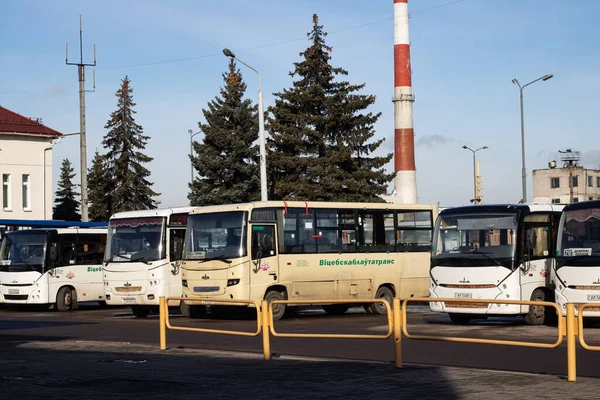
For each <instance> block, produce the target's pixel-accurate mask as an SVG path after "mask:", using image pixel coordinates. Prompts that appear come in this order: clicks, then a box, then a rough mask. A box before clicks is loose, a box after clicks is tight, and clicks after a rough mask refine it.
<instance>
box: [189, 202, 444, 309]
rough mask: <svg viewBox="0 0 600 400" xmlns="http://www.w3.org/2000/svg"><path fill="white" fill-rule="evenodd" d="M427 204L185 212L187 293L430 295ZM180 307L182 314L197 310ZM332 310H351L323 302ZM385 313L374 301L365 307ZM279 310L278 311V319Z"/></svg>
mask: <svg viewBox="0 0 600 400" xmlns="http://www.w3.org/2000/svg"><path fill="white" fill-rule="evenodd" d="M435 216H436V210H435V207H434V206H431V205H403V204H391V203H341V202H300V201H290V202H283V201H269V202H255V203H246V204H233V205H220V206H209V207H202V208H198V209H196V210H194V211H193V212H191V213H190V216H189V218H188V226H187V237H186V247H185V253H184V261H183V263H182V275H181V278H182V284H183V297H193V298H212V299H244V300H254V301H261V300H263V299H265V300H270V301H273V300H279V299H290V300H307V301H310V300H329V299H347V300H352V299H373V298H378V299H386V300H388V301H389V302H390V304H391V301H392V298H393V297H395V296H396V297H400V298H407V297H411V296H425V295H427V288H428V284H429V275H428V270H429V260H430V253H431V232H432V226H433V221H434V219H435ZM201 304H202V302H198V301H184V304H182V312H183V314H184V315H185V316H190V317H195V316H198V315H199V314H201V312H202V310H203V308H204V306H201ZM323 308H324V309H325V311H327V312H328V313H330V314H342V313H344V312H346V310H347V309H348V308H349V305H345V304H329V305H326V306H324V307H323ZM367 308H368V310H369V311H371V312H374V313H381V314H383V313H385V312H386V308H385V307H384V306H383V305H382V304H380V303H378V304H373V305H371V306H370V307H367ZM284 312H285V306H282V305H277V306H275V307H274V318H275V319H279V318H281V317H282V316H283V314H284Z"/></svg>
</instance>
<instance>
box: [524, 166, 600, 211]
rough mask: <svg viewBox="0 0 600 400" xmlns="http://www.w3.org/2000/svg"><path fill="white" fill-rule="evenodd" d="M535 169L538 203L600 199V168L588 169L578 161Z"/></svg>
mask: <svg viewBox="0 0 600 400" xmlns="http://www.w3.org/2000/svg"><path fill="white" fill-rule="evenodd" d="M549 167H550V168H547V169H534V170H533V202H534V203H538V204H570V203H577V202H580V201H586V200H598V199H600V170H597V169H586V168H583V167H582V166H580V165H577V163H576V162H573V163H565V164H564V165H563V167H562V168H556V162H551V163H549Z"/></svg>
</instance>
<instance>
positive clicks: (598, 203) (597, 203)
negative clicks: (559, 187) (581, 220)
mask: <svg viewBox="0 0 600 400" xmlns="http://www.w3.org/2000/svg"><path fill="white" fill-rule="evenodd" d="M588 208H600V200H588V201H582V202H579V203H571V204H568V205H566V206H565V208H564V211H573V210H585V209H588Z"/></svg>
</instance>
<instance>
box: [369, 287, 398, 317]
mask: <svg viewBox="0 0 600 400" xmlns="http://www.w3.org/2000/svg"><path fill="white" fill-rule="evenodd" d="M375 299H377V300H385V301H387V302H388V303H389V304H390V307H391V306H392V301H393V299H394V293H392V291H391V290H390V289H389V288H387V287H385V286H382V287H380V288H379V289H378V290H377V293H376V294H375ZM371 311H372V312H373V314H380V315H385V314H387V307H386V306H385V305H383V304H381V303H373V304H371Z"/></svg>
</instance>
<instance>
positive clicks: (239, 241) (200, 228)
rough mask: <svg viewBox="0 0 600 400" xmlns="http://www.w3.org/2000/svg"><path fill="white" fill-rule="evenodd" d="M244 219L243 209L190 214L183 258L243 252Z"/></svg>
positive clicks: (220, 256) (230, 255)
mask: <svg viewBox="0 0 600 400" xmlns="http://www.w3.org/2000/svg"><path fill="white" fill-rule="evenodd" d="M247 219H248V213H247V212H245V211H230V212H218V213H210V214H190V216H189V217H188V225H187V234H186V239H185V255H184V258H185V259H186V260H205V261H208V260H218V259H221V260H229V259H232V258H238V257H244V256H246V255H247V250H246V237H247V236H246V235H247V233H246V224H247Z"/></svg>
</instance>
